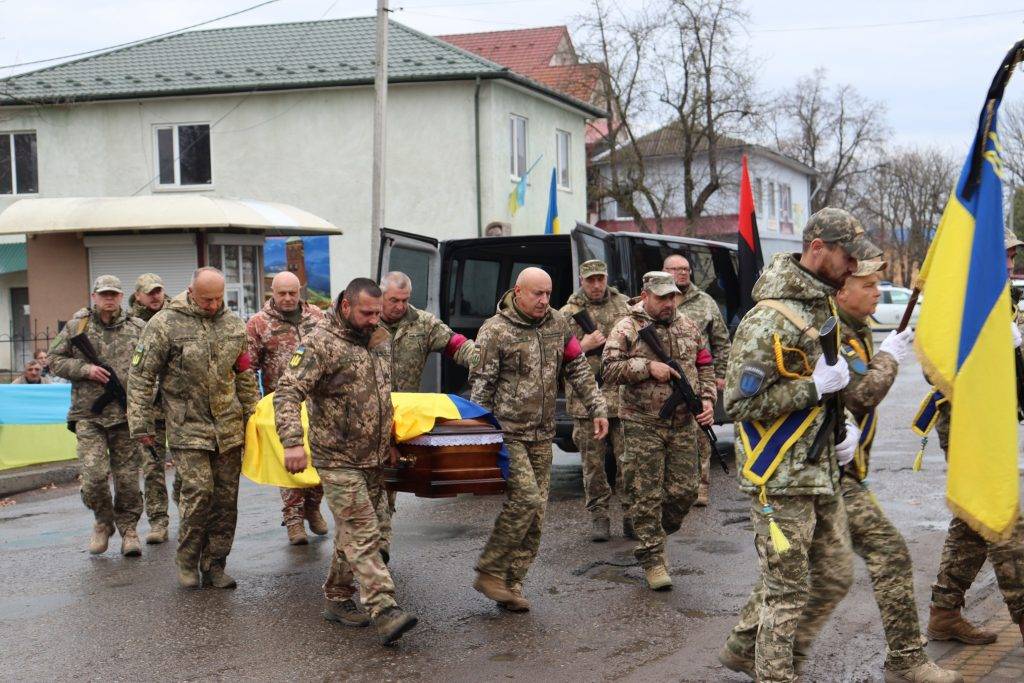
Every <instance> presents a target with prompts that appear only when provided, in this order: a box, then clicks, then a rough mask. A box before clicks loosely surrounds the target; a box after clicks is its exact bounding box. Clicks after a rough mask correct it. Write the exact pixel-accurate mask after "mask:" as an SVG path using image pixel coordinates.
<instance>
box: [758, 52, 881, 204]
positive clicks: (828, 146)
mask: <svg viewBox="0 0 1024 683" xmlns="http://www.w3.org/2000/svg"><path fill="white" fill-rule="evenodd" d="M885 118H886V111H885V105H884V104H882V103H880V102H873V101H871V100H868V99H865V98H864V97H862V96H861V95H860V94H859V93H858V92H857V91H856V89H854V88H853V86H850V85H838V86H835V87H829V85H828V84H827V83H826V72H825V70H824V69H817V70H815V71H814V73H812V74H811V75H810V76H805V77H803V78H801V79H800V80H798V81H797V83H796V84H795V85H794V86H793V88H791V89H790V90H789V91H787V92H784V93H783V94H782V95H780V96H779V97H778V99H777V100H776V102H775V106H774V107H773V111H772V116H771V118H770V125H769V127H768V130H769V135H770V137H771V142H772V143H773V144H774V145H775V147H777V148H778V149H779V150H780V151H781V152H783V153H784V154H786V155H788V156H791V157H793V158H794V159H797V160H799V161H801V162H803V163H805V164H807V165H808V166H810V167H812V168H814V169H815V170H817V172H818V175H817V177H816V178H814V180H813V182H812V187H811V210H812V211H817V210H818V209H820V208H822V207H824V206H830V205H835V204H846V203H850V202H852V201H854V199H855V194H856V193H855V192H854V190H855V188H856V185H857V183H858V182H859V181H860V180H862V179H863V178H864V177H865V176H866V175H867V174H869V173H870V172H871V171H872V170H873V168H874V163H875V159H877V158H878V156H880V154H881V152H882V146H883V144H884V143H885V141H886V140H887V138H888V136H889V127H888V125H887V123H886V120H885Z"/></svg>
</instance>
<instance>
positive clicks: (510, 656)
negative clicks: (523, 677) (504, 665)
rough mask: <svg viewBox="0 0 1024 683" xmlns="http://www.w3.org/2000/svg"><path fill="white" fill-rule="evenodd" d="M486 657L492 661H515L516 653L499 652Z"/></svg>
mask: <svg viewBox="0 0 1024 683" xmlns="http://www.w3.org/2000/svg"><path fill="white" fill-rule="evenodd" d="M488 659H489V660H491V661H492V662H514V661H516V653H515V652H500V653H498V654H496V655H491V656H490V657H488Z"/></svg>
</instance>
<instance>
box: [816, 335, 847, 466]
mask: <svg viewBox="0 0 1024 683" xmlns="http://www.w3.org/2000/svg"><path fill="white" fill-rule="evenodd" d="M837 323H838V321H837V320H836V319H835V317H834V316H830V317H829V318H828V320H826V321H825V323H824V324H823V325H822V326H821V330H820V331H819V332H818V335H819V336H818V341H819V342H820V343H821V353H822V355H823V356H825V362H826V363H827V364H829V365H835V364H836V363H838V362H839V325H838V324H837ZM844 414H845V409H844V408H843V401H842V399H841V398H839V392H836V393H834V394H831V395H830V396H829V397H828V398H827V399H826V403H825V421H824V422H822V423H821V427H820V428H819V429H818V433H817V434H815V435H814V441H813V442H812V443H811V449H810V450H809V451H808V452H807V462H810V463H815V462H818V460H820V459H821V452H822V451H823V450H825V447H826V446H827V445H828V437H829V435H830V434H831V435H832V436H833V438H834V439H835V441H834V443H836V444H839V443H842V441H843V440H845V439H846V418H845V416H844Z"/></svg>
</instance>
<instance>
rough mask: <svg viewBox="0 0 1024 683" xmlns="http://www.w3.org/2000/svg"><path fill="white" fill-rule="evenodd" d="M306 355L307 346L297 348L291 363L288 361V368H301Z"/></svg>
mask: <svg viewBox="0 0 1024 683" xmlns="http://www.w3.org/2000/svg"><path fill="white" fill-rule="evenodd" d="M305 355H306V347H305V346H299V347H296V349H295V353H293V354H292V359H291V360H290V361H288V366H289V367H292V368H297V367H299V363H301V362H302V358H303V356H305Z"/></svg>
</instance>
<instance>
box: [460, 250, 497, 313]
mask: <svg viewBox="0 0 1024 683" xmlns="http://www.w3.org/2000/svg"><path fill="white" fill-rule="evenodd" d="M500 273H501V263H499V262H498V261H481V260H478V259H467V260H466V261H463V262H462V278H461V281H462V300H461V301H460V302H459V304H458V308H457V309H456V307H455V305H454V298H455V297H454V296H452V300H453V301H452V304H453V305H452V307H451V308H452V309H454V310H458V312H459V315H465V316H476V317H481V316H482V317H490V316H492V315H494V297H495V296H497V292H498V276H499V274H500ZM454 282H455V279H454V278H452V283H453V284H454Z"/></svg>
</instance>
